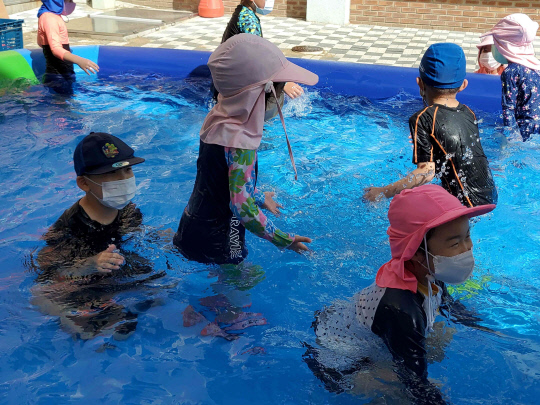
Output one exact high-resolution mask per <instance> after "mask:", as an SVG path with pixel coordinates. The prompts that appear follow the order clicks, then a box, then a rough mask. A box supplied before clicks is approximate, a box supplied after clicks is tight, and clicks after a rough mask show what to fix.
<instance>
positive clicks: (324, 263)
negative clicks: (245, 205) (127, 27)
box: [0, 75, 540, 405]
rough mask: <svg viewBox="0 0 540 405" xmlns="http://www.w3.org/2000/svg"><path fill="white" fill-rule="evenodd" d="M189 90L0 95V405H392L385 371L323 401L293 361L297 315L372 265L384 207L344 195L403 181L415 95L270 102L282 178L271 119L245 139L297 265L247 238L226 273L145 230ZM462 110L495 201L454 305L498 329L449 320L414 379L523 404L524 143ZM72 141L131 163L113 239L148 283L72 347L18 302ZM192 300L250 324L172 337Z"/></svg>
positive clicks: (527, 163)
mask: <svg viewBox="0 0 540 405" xmlns="http://www.w3.org/2000/svg"><path fill="white" fill-rule="evenodd" d="M207 89H208V81H207V80H206V79H187V80H185V81H174V80H170V79H166V78H163V77H160V76H158V75H149V76H147V75H145V76H137V75H122V76H114V77H112V78H110V79H109V80H107V81H102V80H98V81H95V82H87V83H84V84H82V85H81V86H80V87H79V88H78V91H77V95H76V96H75V97H73V98H71V99H67V100H66V99H63V98H60V97H56V96H50V95H49V94H48V93H45V92H44V91H43V89H42V88H41V87H33V88H30V89H29V90H27V91H24V92H15V93H14V92H11V93H8V94H4V95H2V96H0V105H1V108H0V134H2V136H0V158H1V160H2V170H1V172H0V181H1V184H2V187H1V189H0V195H1V198H0V213H1V215H0V240H1V241H0V398H1V399H0V402H1V403H7V404H21V403H39V404H63V403H122V404H142V403H162V404H169V403H187V404H253V403H257V404H295V405H296V404H353V403H354V404H357V403H400V404H401V403H404V402H403V397H402V396H399V393H397V394H396V392H399V390H400V389H401V388H400V387H399V386H397V389H396V383H395V382H393V381H392V378H391V376H390V377H388V381H385V379H384V378H383V379H381V380H380V384H379V385H378V386H377V387H376V388H374V389H372V390H371V391H369V392H367V393H365V394H364V395H361V394H358V393H357V394H351V393H343V394H339V395H338V394H333V393H329V392H327V391H326V390H325V389H324V387H323V386H322V383H321V382H320V381H319V380H317V378H316V377H315V376H314V375H313V374H312V372H311V371H310V370H309V368H308V367H307V366H306V364H305V363H304V362H303V360H302V354H303V353H304V352H305V348H304V347H303V342H307V343H309V344H311V345H316V343H315V337H314V333H313V330H312V329H310V326H311V322H312V321H313V319H314V317H313V313H314V311H316V310H318V309H321V308H323V307H324V306H325V305H329V304H331V303H332V302H333V301H334V300H336V299H339V298H347V297H350V296H352V295H353V294H354V293H355V292H357V291H359V290H360V289H362V288H363V287H365V286H367V285H369V284H371V283H372V281H373V279H374V276H375V274H376V271H377V269H378V267H379V266H380V265H381V264H382V263H384V262H385V261H386V260H388V257H389V254H390V249H389V246H388V243H387V235H386V227H387V219H386V211H387V208H388V202H387V201H384V202H381V203H377V204H375V205H371V204H366V203H364V202H362V200H361V196H362V190H363V189H364V188H365V187H367V186H370V185H382V184H385V183H388V182H390V181H394V180H396V179H397V178H398V177H399V176H401V175H404V174H405V173H406V172H407V171H409V170H410V169H411V163H410V160H411V147H410V144H409V142H408V117H409V116H410V115H411V114H412V113H413V112H415V111H416V110H417V109H419V108H420V107H421V102H420V100H419V99H418V98H417V97H415V96H412V95H410V94H405V93H400V94H398V95H396V96H395V97H392V98H391V99H386V100H379V101H373V100H369V99H366V98H361V97H345V96H340V95H336V94H333V93H331V92H330V91H329V90H327V89H324V88H321V89H317V90H316V91H314V90H312V91H310V92H309V93H308V94H307V96H305V97H304V98H302V99H300V100H298V101H296V102H294V103H291V104H289V105H288V106H287V107H286V116H287V118H286V122H287V125H288V129H289V134H290V138H291V142H292V146H293V150H294V153H295V158H296V162H297V167H298V173H299V179H298V181H294V176H293V172H292V168H291V167H290V162H289V159H288V154H287V148H286V144H285V139H284V136H283V130H282V128H281V124H280V123H279V120H275V121H273V122H271V123H270V124H269V125H267V131H266V132H265V136H264V138H263V145H262V147H261V152H260V177H259V187H260V188H261V189H263V190H273V191H275V192H276V193H277V196H278V199H279V201H280V202H282V203H283V205H284V206H285V208H284V210H283V216H282V217H281V218H278V219H275V223H276V224H277V225H278V226H279V227H280V228H281V229H283V230H285V231H290V232H295V233H298V234H300V235H306V236H310V237H312V238H313V239H314V241H313V243H312V245H311V248H312V249H313V254H312V255H309V256H306V257H303V256H299V255H296V254H294V253H292V252H280V251H278V250H277V249H276V248H274V247H273V246H272V245H271V244H269V243H268V242H266V241H263V240H259V239H257V238H255V237H253V236H251V235H249V236H248V237H247V240H248V247H249V250H250V254H249V257H248V260H247V263H245V264H244V265H243V266H242V267H241V268H240V269H236V270H231V269H219V268H213V267H208V266H204V265H200V264H196V263H190V262H186V261H185V260H184V259H183V258H182V257H180V256H179V255H178V254H177V253H175V251H174V249H172V247H171V244H170V237H168V236H166V232H161V233H162V234H165V235H164V236H162V237H156V236H155V232H154V230H156V229H157V230H160V231H165V230H166V229H168V228H172V229H173V230H176V227H177V225H178V221H179V219H180V216H181V212H182V210H183V208H184V207H185V204H186V202H187V200H188V198H189V195H190V193H191V189H192V185H193V181H194V177H195V161H196V158H197V151H198V131H199V129H200V126H201V124H202V121H203V119H204V117H205V115H206V113H207V112H208V108H209V104H208V91H207ZM477 115H478V118H479V120H480V127H481V129H482V134H481V135H482V143H483V146H484V150H485V152H486V154H487V156H488V158H489V159H490V162H491V167H492V170H493V172H494V175H495V179H496V183H497V186H498V187H499V206H498V207H497V209H496V210H495V211H494V213H492V214H490V215H488V216H486V217H484V218H482V219H481V220H480V221H479V222H478V223H476V224H475V225H474V229H473V235H472V236H473V240H474V243H475V256H476V259H477V263H478V264H477V268H476V271H475V274H474V279H473V280H472V281H471V282H469V283H467V284H466V285H465V286H463V287H460V288H458V289H457V290H456V291H454V296H456V297H459V298H461V299H462V301H463V302H464V303H465V305H466V306H467V307H469V308H472V309H474V310H475V311H476V312H478V314H479V315H480V316H481V318H482V319H483V322H482V325H484V326H487V327H490V328H491V329H493V330H495V331H497V332H499V333H498V334H491V333H486V332H482V331H479V330H476V329H471V328H467V327H465V326H461V325H450V326H452V327H453V328H455V329H456V330H455V332H454V335H453V339H451V340H450V341H449V342H448V343H447V345H446V347H445V349H444V352H443V355H441V356H439V359H438V361H437V362H434V363H433V364H431V365H430V367H429V375H430V378H431V379H433V380H434V381H435V382H436V384H438V385H439V387H440V389H441V391H442V392H443V393H444V395H445V396H446V398H448V400H449V402H450V403H453V404H533V403H537V402H538V396H539V395H540V384H539V379H540V337H539V336H540V315H539V311H538V308H539V306H540V253H539V252H540V236H539V233H538V230H539V229H540V215H539V211H540V203H539V201H540V183H539V182H538V179H539V176H540V163H539V160H538V154H539V153H540V143H539V142H538V140H534V139H533V140H532V141H531V142H528V143H526V144H525V143H521V142H515V141H510V142H508V141H506V140H505V139H504V138H503V137H502V136H501V135H500V129H498V128H497V127H496V125H497V122H498V121H500V119H499V118H498V117H497V116H493V115H490V114H485V113H482V112H481V111H477ZM90 131H106V132H110V133H113V134H115V135H117V136H119V137H121V138H123V139H124V140H125V141H126V142H127V143H129V144H130V145H132V146H133V147H134V149H135V150H136V153H137V154H138V155H140V156H142V157H145V158H146V162H145V163H144V164H142V165H139V166H137V167H136V169H135V174H136V176H137V179H138V183H139V185H140V191H139V194H138V196H137V197H136V200H135V202H136V203H137V205H138V206H139V207H140V209H141V210H142V212H143V213H144V224H145V225H146V226H147V228H146V230H145V231H144V232H142V233H141V234H138V235H137V236H136V237H135V239H134V240H132V241H131V242H129V243H130V245H131V247H132V249H133V250H136V251H138V252H139V253H140V254H141V255H142V256H144V257H146V258H148V259H149V260H151V261H152V262H153V265H154V268H155V271H156V272H157V271H161V270H165V271H166V272H167V276H166V277H164V278H160V279H158V280H156V281H155V282H152V283H149V284H148V285H145V286H141V287H140V288H138V289H133V290H130V291H125V292H121V293H118V294H116V295H115V300H116V302H117V303H119V304H121V305H122V306H124V307H125V308H129V309H131V310H133V311H134V312H138V325H137V328H136V331H135V332H134V333H133V334H132V335H131V336H130V337H129V338H127V339H126V340H117V339H115V338H114V337H112V336H111V333H109V332H107V331H105V332H104V333H103V334H100V335H98V336H96V337H94V338H93V339H89V340H83V339H78V338H76V337H73V336H72V335H71V334H70V333H68V332H67V331H66V330H65V328H63V327H62V326H61V324H60V321H59V318H58V317H57V316H53V315H47V314H44V313H42V312H40V310H39V309H38V307H37V306H36V305H34V304H33V303H34V302H35V301H34V298H33V295H34V293H33V291H34V290H33V288H34V286H35V282H34V280H35V278H36V274H35V270H33V269H32V268H33V266H32V262H33V260H34V259H35V256H36V252H37V251H38V250H39V249H40V248H41V247H43V245H44V244H43V242H42V241H41V240H40V236H41V235H42V234H43V233H44V231H45V230H46V229H47V227H49V226H50V225H51V224H52V223H53V222H54V221H55V220H56V219H57V218H58V217H59V216H60V214H61V213H62V212H63V211H64V210H65V209H67V208H68V207H69V206H71V205H72V204H73V203H74V202H75V201H76V200H77V199H78V198H80V197H81V192H80V191H79V190H78V189H77V187H76V185H75V175H74V173H73V163H72V154H73V150H74V148H75V146H76V144H77V143H78V141H79V140H80V139H81V137H82V136H84V135H86V134H88V133H89V132H90ZM212 296H218V297H221V298H222V299H225V298H223V297H226V300H227V301H228V302H229V303H230V305H232V306H234V307H235V308H243V310H244V311H249V312H256V313H260V314H262V315H261V316H262V317H264V318H265V319H266V320H267V324H266V325H262V326H254V327H250V328H246V329H244V330H240V331H237V333H241V335H240V337H239V338H238V339H236V340H234V341H227V340H225V339H222V338H219V337H213V338H212V337H207V336H206V337H205V336H201V333H200V332H201V328H202V326H201V325H198V326H197V325H196V326H192V327H184V326H183V318H182V312H183V311H184V310H185V309H186V307H187V306H188V305H191V306H192V307H193V308H194V309H195V310H196V311H199V312H202V314H203V315H204V316H205V317H207V318H208V319H209V320H212V319H213V317H214V316H215V314H214V313H213V311H212V310H211V309H210V308H209V307H208V306H205V305H203V304H204V303H208V301H209V299H208V298H207V297H212ZM147 302H152V304H151V305H144V304H145V303H147ZM441 319H442V318H441ZM381 397H384V398H382V399H381ZM380 401H386V402H380Z"/></svg>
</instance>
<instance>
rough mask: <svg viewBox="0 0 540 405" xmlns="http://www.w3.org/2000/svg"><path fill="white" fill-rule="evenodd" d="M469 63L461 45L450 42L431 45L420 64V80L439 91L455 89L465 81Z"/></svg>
mask: <svg viewBox="0 0 540 405" xmlns="http://www.w3.org/2000/svg"><path fill="white" fill-rule="evenodd" d="M466 66H467V62H466V59H465V53H464V52H463V49H461V47H460V46H459V45H456V44H451V43H449V42H445V43H440V44H433V45H431V46H430V47H429V48H428V50H427V51H426V53H424V56H423V57H422V62H420V68H419V70H420V78H421V79H422V81H423V82H424V83H425V84H427V85H428V86H431V87H435V88H437V89H455V88H457V87H460V86H461V85H462V84H463V80H465V74H466V72H465V69H466Z"/></svg>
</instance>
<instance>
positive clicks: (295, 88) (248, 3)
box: [214, 0, 304, 118]
mask: <svg viewBox="0 0 540 405" xmlns="http://www.w3.org/2000/svg"><path fill="white" fill-rule="evenodd" d="M273 9H274V0H253V1H252V0H242V1H241V2H240V4H239V5H238V7H236V10H234V13H233V15H232V17H231V19H230V20H229V23H228V24H227V28H225V32H224V33H223V37H222V39H221V43H223V42H225V41H227V40H228V39H229V38H231V37H233V36H234V35H238V34H242V33H243V34H253V35H258V36H259V37H262V36H263V32H262V27H261V20H260V18H259V17H258V16H257V14H261V15H267V14H270V13H271V12H272V10H273ZM281 86H282V87H283V90H284V92H285V94H287V95H288V96H289V97H290V98H291V99H295V98H296V97H299V96H301V95H302V94H303V93H304V90H302V87H301V86H299V85H298V84H297V83H292V82H287V83H282V84H281ZM214 95H215V97H217V95H216V94H214ZM269 98H270V100H272V95H270V96H269ZM283 101H284V99H283V97H280V99H279V103H280V106H283ZM269 102H272V101H269ZM274 103H275V101H274ZM276 115H277V111H276ZM274 116H275V115H274ZM267 118H268V117H267ZM272 118H273V117H272Z"/></svg>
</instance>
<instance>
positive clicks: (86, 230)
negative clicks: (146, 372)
mask: <svg viewBox="0 0 540 405" xmlns="http://www.w3.org/2000/svg"><path fill="white" fill-rule="evenodd" d="M73 161H74V166H75V172H76V174H77V186H78V187H79V188H80V189H81V190H83V191H84V192H85V193H86V195H85V196H84V197H82V198H81V199H80V200H79V201H77V202H76V203H75V204H73V206H71V208H69V209H67V210H66V211H65V212H64V213H63V214H62V215H61V216H60V218H59V219H58V220H57V221H56V222H55V223H54V224H53V225H52V226H51V228H50V229H49V230H48V231H47V233H46V234H45V235H44V239H45V241H46V246H45V247H44V248H43V249H42V250H41V251H40V252H39V253H38V257H37V261H38V264H39V270H40V273H39V274H38V277H37V282H38V285H37V286H36V287H35V288H34V289H33V295H34V299H33V303H34V304H36V305H37V306H39V308H40V309H41V310H42V311H43V312H45V313H47V314H49V315H53V316H59V317H60V321H61V324H62V326H63V327H64V329H66V330H67V331H68V332H71V333H73V334H74V335H76V336H78V337H80V338H82V339H90V338H93V337H94V336H95V335H96V334H98V333H101V332H102V331H103V330H104V329H109V328H113V327H114V335H115V337H116V338H117V339H118V338H125V337H127V336H128V335H129V334H130V333H132V332H133V331H134V329H135V325H136V319H137V315H136V313H134V312H133V311H132V310H127V309H126V308H124V307H123V306H122V305H120V304H119V303H117V302H116V301H115V295H116V294H117V293H118V292H119V291H124V290H129V289H132V288H136V287H138V286H141V285H142V284H144V283H145V282H148V281H150V280H155V279H158V278H161V277H163V276H164V275H165V273H164V272H158V273H155V272H153V269H152V266H151V263H150V262H149V261H148V260H147V259H145V258H143V257H141V256H139V255H138V254H137V253H136V252H131V251H130V250H127V249H124V247H123V244H124V242H125V240H126V239H127V238H128V235H129V234H131V233H132V232H134V231H136V230H138V229H139V227H140V226H141V224H142V214H141V212H140V210H139V209H138V208H137V207H136V206H135V204H133V203H132V202H131V199H132V198H133V197H134V196H135V193H136V191H137V187H136V184H135V176H134V175H133V171H132V166H134V165H137V164H139V163H142V162H144V159H143V158H139V157H136V156H134V152H133V149H132V148H130V147H129V146H128V145H127V144H125V143H124V142H123V141H122V140H120V139H119V138H117V137H115V136H112V135H109V134H106V133H95V132H92V133H91V134H90V135H87V136H86V137H84V139H82V140H81V142H79V144H78V145H77V147H76V148H75V152H74V154H73ZM146 299H147V300H148V301H147V302H139V303H137V304H136V305H135V306H136V307H138V308H141V306H143V307H144V306H150V305H152V300H149V299H148V298H146Z"/></svg>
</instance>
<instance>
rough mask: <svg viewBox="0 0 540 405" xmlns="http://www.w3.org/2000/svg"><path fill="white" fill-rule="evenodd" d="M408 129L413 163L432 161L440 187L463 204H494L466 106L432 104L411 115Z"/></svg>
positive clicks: (476, 133)
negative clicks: (439, 178) (440, 183)
mask: <svg viewBox="0 0 540 405" xmlns="http://www.w3.org/2000/svg"><path fill="white" fill-rule="evenodd" d="M409 127H410V131H411V136H412V140H413V146H414V149H413V159H412V161H413V163H414V164H419V163H423V162H435V168H436V173H437V175H439V176H440V177H441V182H442V186H443V187H444V188H445V189H446V190H447V191H448V192H449V193H450V194H452V195H454V196H456V197H458V198H459V200H460V201H461V202H462V204H463V205H466V206H468V207H474V206H477V205H485V204H497V189H496V187H495V182H494V181H493V175H492V174H491V170H490V168H489V163H488V160H487V158H486V155H485V154H484V150H483V149H482V144H481V143H480V134H479V131H478V124H477V121H476V116H475V115H474V113H473V112H472V111H471V109H470V108H469V107H467V106H466V105H463V104H459V105H458V106H457V107H446V106H444V105H440V104H434V105H432V106H430V107H426V108H424V109H423V110H421V111H419V112H417V113H416V114H414V115H413V116H412V117H411V118H410V119H409Z"/></svg>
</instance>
